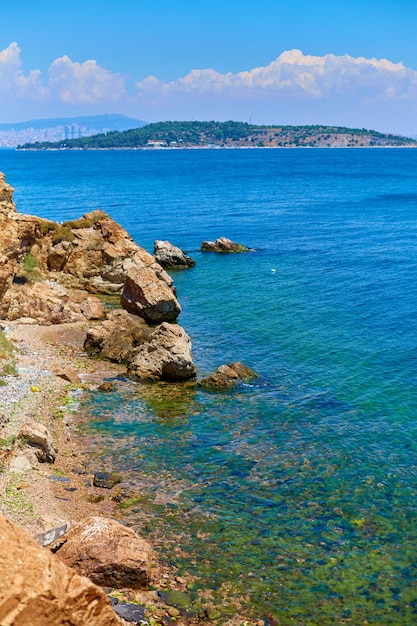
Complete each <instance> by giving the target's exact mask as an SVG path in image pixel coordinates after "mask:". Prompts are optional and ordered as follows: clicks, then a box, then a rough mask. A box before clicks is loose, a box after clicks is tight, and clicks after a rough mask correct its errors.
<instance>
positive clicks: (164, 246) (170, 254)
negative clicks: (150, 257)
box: [153, 240, 195, 269]
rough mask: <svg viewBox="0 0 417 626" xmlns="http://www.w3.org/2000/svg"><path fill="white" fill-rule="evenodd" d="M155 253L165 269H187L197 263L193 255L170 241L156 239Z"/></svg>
mask: <svg viewBox="0 0 417 626" xmlns="http://www.w3.org/2000/svg"><path fill="white" fill-rule="evenodd" d="M153 253H154V257H155V259H156V261H157V262H158V263H159V265H162V267H163V268H165V269H186V268H188V267H194V265H195V261H193V259H192V258H191V257H189V256H186V254H185V253H184V252H183V251H182V250H181V248H177V247H176V246H173V245H172V243H170V242H169V241H160V240H157V241H155V243H154V251H153Z"/></svg>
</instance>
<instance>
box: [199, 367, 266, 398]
mask: <svg viewBox="0 0 417 626" xmlns="http://www.w3.org/2000/svg"><path fill="white" fill-rule="evenodd" d="M257 377H258V375H257V374H256V372H254V371H253V370H251V369H250V368H249V367H247V366H246V365H243V363H240V362H239V361H237V362H235V363H229V364H228V365H221V366H220V367H218V368H217V370H216V371H215V372H214V374H212V375H211V376H208V377H207V378H203V379H202V380H200V381H199V383H198V384H199V386H200V387H202V388H203V389H208V390H212V391H222V390H226V389H233V388H234V387H236V386H237V384H238V381H239V380H240V381H243V382H247V381H249V380H251V379H253V378H257Z"/></svg>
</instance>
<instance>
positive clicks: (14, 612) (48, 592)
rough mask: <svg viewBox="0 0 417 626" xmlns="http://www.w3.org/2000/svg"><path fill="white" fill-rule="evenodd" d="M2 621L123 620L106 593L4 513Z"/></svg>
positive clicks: (88, 624) (89, 623) (0, 523)
mask: <svg viewBox="0 0 417 626" xmlns="http://www.w3.org/2000/svg"><path fill="white" fill-rule="evenodd" d="M0 542H1V545H2V549H1V550H0V579H1V585H0V624H2V625H3V626H28V625H29V624H30V626H45V625H46V624H48V626H61V625H62V624H68V626H121V624H122V622H121V620H120V619H119V618H118V617H117V615H116V614H115V613H114V611H113V609H112V607H111V605H110V603H109V601H108V599H107V597H106V595H105V593H104V592H103V591H102V590H101V589H100V588H99V587H97V586H96V585H95V584H94V583H92V582H91V581H90V580H88V578H84V577H83V576H79V574H77V573H76V572H75V571H74V570H72V569H70V568H69V567H67V566H66V565H64V563H62V562H61V561H59V560H58V559H57V558H56V557H55V556H54V555H53V554H52V553H51V552H50V551H49V550H46V549H45V548H42V547H41V546H40V545H39V544H38V543H37V542H36V541H35V540H34V539H32V538H31V537H29V535H27V534H26V533H25V532H24V531H23V530H22V529H21V528H19V527H18V526H15V525H14V524H12V523H11V522H9V521H8V520H6V518H4V517H3V516H0Z"/></svg>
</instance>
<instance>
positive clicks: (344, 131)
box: [17, 121, 417, 150]
mask: <svg viewBox="0 0 417 626" xmlns="http://www.w3.org/2000/svg"><path fill="white" fill-rule="evenodd" d="M399 147H406V148H417V140H415V139H412V138H409V137H402V136H399V135H391V134H384V133H380V132H377V131H374V130H367V129H365V128H361V129H360V128H346V127H340V126H321V125H314V126H280V125H274V126H256V125H254V124H247V123H244V122H233V121H229V122H194V121H193V122H158V123H155V124H147V125H145V126H143V127H141V128H135V129H132V130H127V131H123V132H118V131H114V132H108V133H101V134H98V135H93V136H91V137H81V138H78V139H68V140H64V141H59V142H36V143H26V144H23V145H21V146H18V148H17V149H18V150H116V149H124V150H126V149H128V150H141V149H144V150H167V149H176V150H177V149H184V148H188V149H210V148H213V149H219V148H246V149H250V148H399Z"/></svg>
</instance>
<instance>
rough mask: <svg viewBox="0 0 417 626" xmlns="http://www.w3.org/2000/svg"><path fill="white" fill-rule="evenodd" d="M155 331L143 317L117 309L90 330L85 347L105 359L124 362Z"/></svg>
mask: <svg viewBox="0 0 417 626" xmlns="http://www.w3.org/2000/svg"><path fill="white" fill-rule="evenodd" d="M153 331H154V329H153V328H150V327H149V326H147V324H146V322H145V321H144V320H143V319H142V318H141V317H138V316H137V315H132V314H131V313H128V312H127V311H125V310H123V309H116V310H115V311H111V312H110V313H109V314H108V316H107V319H106V320H105V321H104V322H101V324H98V325H97V326H94V327H93V328H90V329H89V330H88V332H87V337H86V340H85V342H84V349H85V350H87V351H88V352H93V353H96V354H99V355H100V356H102V357H103V358H105V359H110V360H111V361H116V362H118V363H124V362H126V361H127V360H128V359H129V358H130V356H131V354H132V352H133V350H134V349H135V348H136V347H137V346H139V345H141V344H142V343H144V342H145V341H148V339H149V337H150V335H151V334H152V333H153Z"/></svg>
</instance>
